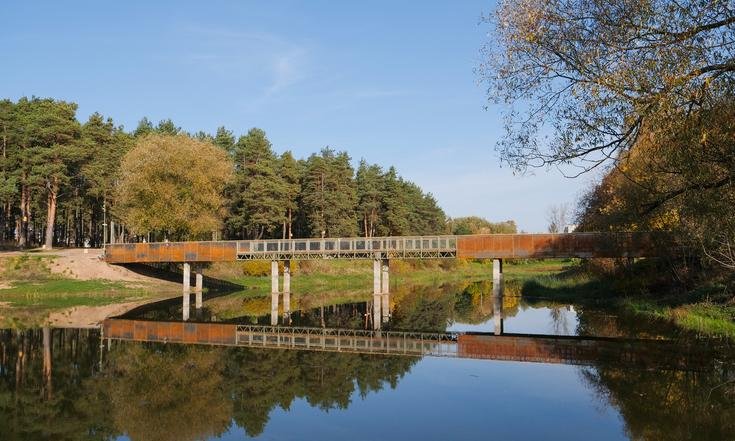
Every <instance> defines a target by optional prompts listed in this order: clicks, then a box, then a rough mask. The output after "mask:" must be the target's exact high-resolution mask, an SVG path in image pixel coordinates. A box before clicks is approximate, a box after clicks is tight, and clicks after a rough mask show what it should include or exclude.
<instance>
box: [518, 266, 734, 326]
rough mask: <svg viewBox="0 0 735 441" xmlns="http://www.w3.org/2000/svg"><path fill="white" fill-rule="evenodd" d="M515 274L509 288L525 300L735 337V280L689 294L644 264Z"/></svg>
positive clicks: (708, 284)
mask: <svg viewBox="0 0 735 441" xmlns="http://www.w3.org/2000/svg"><path fill="white" fill-rule="evenodd" d="M542 265H543V264H542ZM529 268H532V266H531V267H529ZM515 270H516V271H518V273H517V274H516V277H514V278H512V280H511V281H510V282H509V285H510V286H509V287H510V289H511V290H513V289H515V290H517V291H518V293H519V294H520V295H522V296H525V297H546V298H550V299H554V300H556V301H562V302H570V303H591V302H592V303H600V302H604V303H606V304H610V305H612V306H617V307H620V308H622V309H624V310H626V311H630V312H634V313H636V314H641V315H642V316H645V317H647V318H651V319H657V320H667V321H670V322H673V323H674V324H676V325H677V326H679V327H681V328H683V329H687V330H691V331H694V332H697V333H701V334H707V335H722V336H727V337H735V303H733V296H732V294H731V292H732V282H730V283H727V281H725V282H723V281H721V280H720V281H715V280H709V281H703V282H701V283H700V286H699V287H697V288H695V289H690V290H685V289H683V288H681V287H672V286H670V285H662V284H661V283H660V280H661V277H660V275H661V272H662V271H664V272H665V269H662V268H660V267H658V264H657V263H656V262H654V261H645V260H642V261H639V262H637V263H636V264H635V265H634V266H633V267H632V268H628V269H625V270H619V271H616V272H612V273H605V272H599V271H595V270H592V269H591V268H589V267H587V266H582V265H578V264H575V265H571V266H566V267H564V268H561V269H560V270H559V271H555V272H554V271H552V272H547V273H541V274H535V275H534V274H533V272H532V271H528V270H526V269H524V267H523V266H519V267H517V268H515ZM654 274H655V275H656V276H658V277H656V276H654ZM652 281H656V282H652Z"/></svg>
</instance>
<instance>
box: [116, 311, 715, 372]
mask: <svg viewBox="0 0 735 441" xmlns="http://www.w3.org/2000/svg"><path fill="white" fill-rule="evenodd" d="M103 337H104V338H106V339H108V341H109V340H122V341H138V342H163V343H182V344H206V345H217V346H233V347H251V348H268V349H286V350H308V351H325V352H345V353H358V354H385V355H403V356H436V357H455V358H472V359H483V360H509V361H510V360H512V361H525V362H537V363H562V364H573V365H607V366H620V367H626V368H628V367H629V368H640V369H669V370H709V369H711V368H712V366H710V365H712V364H713V361H712V360H714V359H716V357H713V356H712V354H705V353H704V352H705V350H704V349H702V348H700V347H697V346H696V345H695V344H692V345H689V346H682V344H681V343H680V342H674V341H668V340H636V339H620V338H605V337H577V336H551V335H528V334H501V335H492V334H480V333H457V332H446V333H429V332H402V331H379V330H358V329H334V328H319V327H288V326H267V325H241V324H233V323H194V322H159V321H146V320H127V319H108V320H105V322H104V324H103Z"/></svg>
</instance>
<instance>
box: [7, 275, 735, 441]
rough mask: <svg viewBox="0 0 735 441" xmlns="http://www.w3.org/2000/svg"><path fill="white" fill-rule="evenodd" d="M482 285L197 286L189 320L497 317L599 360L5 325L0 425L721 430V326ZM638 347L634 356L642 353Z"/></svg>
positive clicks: (256, 430)
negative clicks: (331, 291) (680, 327)
mask: <svg viewBox="0 0 735 441" xmlns="http://www.w3.org/2000/svg"><path fill="white" fill-rule="evenodd" d="M488 288H489V285H488V284H487V283H476V284H470V285H467V284H465V285H444V286H441V287H435V288H422V289H409V288H405V289H398V290H396V292H395V293H394V294H391V296H390V297H389V298H388V299H384V298H379V299H374V298H373V296H372V295H367V296H357V297H356V298H355V297H354V296H339V295H332V296H328V295H313V296H310V295H296V294H294V295H292V296H291V298H290V299H289V303H290V307H289V308H288V309H285V308H284V305H283V299H282V298H279V299H278V309H277V310H272V306H273V305H274V303H272V299H271V297H270V296H263V297H258V296H253V295H251V294H248V295H247V296H244V295H242V294H232V295H227V296H220V297H216V298H212V299H209V300H207V301H206V302H205V308H204V310H203V311H201V312H200V313H198V314H195V313H192V317H193V318H194V320H193V321H196V322H208V321H212V322H225V323H242V324H263V325H265V326H269V325H271V323H274V320H275V323H277V324H278V326H280V327H289V326H298V327H314V328H319V327H322V326H324V327H328V328H341V329H366V328H367V329H380V330H381V331H396V332H398V331H424V332H444V331H448V332H457V333H470V334H472V335H473V336H474V335H475V334H477V336H478V338H480V339H486V340H483V341H497V340H492V339H493V338H496V337H494V333H495V332H496V330H498V329H499V328H498V325H499V321H498V320H499V319H500V318H501V317H502V332H503V334H504V336H503V337H502V338H503V339H505V340H503V341H512V342H515V341H516V338H517V339H518V341H519V342H525V343H524V344H527V343H528V342H531V343H535V342H537V341H542V340H543V341H546V342H548V341H552V342H554V341H556V340H554V338H553V336H568V337H564V338H562V339H560V340H559V341H561V342H571V343H573V344H575V345H592V346H595V345H601V346H600V347H602V348H603V349H604V350H601V351H599V352H600V357H599V358H597V357H596V356H592V357H590V356H589V355H585V356H582V357H578V356H576V355H574V354H571V355H565V356H564V357H567V358H568V359H567V360H566V361H565V360H560V359H559V358H560V357H559V356H557V355H558V354H557V355H554V357H556V359H555V360H552V361H554V362H551V363H540V362H522V361H510V360H509V361H500V360H478V359H466V358H458V357H452V358H448V357H432V356H424V357H411V356H398V355H375V354H360V353H335V352H324V351H305V350H290V349H262V348H249V347H226V346H209V345H184V344H176V343H167V344H164V343H150V342H133V341H112V342H111V343H110V344H109V347H108V345H107V344H106V340H101V339H100V333H99V331H98V330H78V329H46V330H40V329H39V330H26V331H18V330H4V331H0V345H1V351H2V353H1V354H0V355H1V357H2V358H1V359H0V410H1V412H0V439H2V440H15V439H53V440H66V439H69V440H77V439H120V440H124V439H134V440H200V439H224V440H235V439H237V440H240V439H250V438H253V439H263V440H300V439H318V440H344V439H350V440H393V439H395V440H405V439H422V440H449V439H452V440H454V439H479V438H485V439H498V440H525V439H545V440H557V439H558V440H577V439H579V440H590V439H595V440H617V439H642V440H689V439H697V440H730V439H735V369H733V368H734V367H735V366H733V362H732V360H733V357H735V352H734V351H733V349H732V347H731V343H730V342H729V341H724V340H712V339H708V340H705V339H697V337H696V336H692V335H688V334H686V333H682V332H681V331H676V330H674V329H672V328H670V327H668V326H667V325H666V324H662V323H652V322H647V321H643V320H642V319H640V318H639V317H631V316H627V315H624V314H620V313H618V312H617V311H614V310H611V309H606V308H604V307H603V306H599V305H598V306H589V305H569V304H559V303H554V302H553V301H550V300H547V299H538V298H535V299H528V298H523V297H519V296H511V295H506V296H504V298H503V299H502V302H498V301H494V300H493V297H492V295H491V294H490V293H491V290H489V289H488ZM384 306H385V307H384ZM386 307H387V308H386ZM499 311H501V312H502V315H501V314H498V312H499ZM132 315H133V316H135V317H136V318H145V319H148V320H175V319H178V318H179V317H180V315H181V309H180V306H179V302H178V301H177V302H172V303H170V304H165V303H164V304H161V305H158V306H156V307H155V308H149V309H146V310H141V311H136V312H134V313H133V314H132ZM485 334H487V335H485ZM528 334H531V335H530V336H529V335H528ZM516 336H517V337H516ZM574 336H582V337H584V338H581V337H580V338H576V337H574ZM587 337H590V338H587ZM596 337H605V338H603V339H596ZM544 339H545V340H544ZM651 339H660V341H659V342H656V341H651ZM670 340H673V341H670ZM101 343H102V344H101ZM518 344H520V343H518ZM656 344H660V345H666V346H664V347H665V348H666V350H665V351H664V352H662V354H664V355H665V356H663V357H658V356H655V354H654V357H653V358H654V359H655V360H653V361H651V356H650V355H651V354H652V353H651V351H652V350H653V351H654V352H655V351H656V350H657V349H656V348H657V347H656V346H652V345H656ZM524 347H526V346H524ZM595 347H596V346H595ZM693 348H696V351H695V353H694V354H693V355H692V351H693ZM523 350H526V349H523ZM593 354H596V352H594V353H593ZM490 355H491V356H492V354H490ZM554 357H552V358H554ZM564 357H561V358H564ZM575 357H576V358H575ZM638 360H648V361H647V363H648V365H647V366H646V368H641V367H640V365H639V363H638ZM672 360H673V361H672ZM568 363H574V364H568ZM651 363H653V364H651Z"/></svg>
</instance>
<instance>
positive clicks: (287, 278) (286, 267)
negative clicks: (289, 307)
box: [283, 260, 291, 306]
mask: <svg viewBox="0 0 735 441" xmlns="http://www.w3.org/2000/svg"><path fill="white" fill-rule="evenodd" d="M290 292H291V261H290V260H286V261H284V262H283V293H284V294H285V293H290ZM285 299H286V298H285V297H284V300H283V301H284V306H285V304H286V303H285V302H286V300H285Z"/></svg>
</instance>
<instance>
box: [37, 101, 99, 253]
mask: <svg viewBox="0 0 735 441" xmlns="http://www.w3.org/2000/svg"><path fill="white" fill-rule="evenodd" d="M30 109H31V110H30V113H29V114H28V117H29V118H28V119H27V122H28V123H29V124H28V125H27V126H26V127H25V128H26V130H27V131H28V134H29V135H30V136H29V139H28V141H29V149H28V150H27V152H28V153H29V154H30V155H32V160H31V162H32V165H31V174H30V182H31V183H32V184H34V185H35V186H37V187H38V188H39V189H42V190H43V191H44V192H45V195H46V232H45V238H44V243H45V246H46V248H47V249H50V248H52V246H53V239H54V227H55V225H56V210H57V207H58V198H59V192H60V191H61V189H62V186H64V185H66V184H67V183H68V182H69V180H70V177H71V175H73V174H74V173H75V172H76V168H77V167H78V166H79V164H80V163H81V161H82V160H83V158H84V155H85V153H86V152H85V150H84V146H83V144H82V143H80V142H79V138H80V132H81V130H80V129H81V128H80V125H79V122H78V121H77V120H76V110H77V105H76V104H74V103H67V102H64V101H55V100H52V99H38V98H34V99H32V100H31V102H30Z"/></svg>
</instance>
